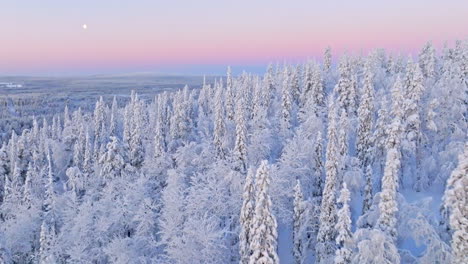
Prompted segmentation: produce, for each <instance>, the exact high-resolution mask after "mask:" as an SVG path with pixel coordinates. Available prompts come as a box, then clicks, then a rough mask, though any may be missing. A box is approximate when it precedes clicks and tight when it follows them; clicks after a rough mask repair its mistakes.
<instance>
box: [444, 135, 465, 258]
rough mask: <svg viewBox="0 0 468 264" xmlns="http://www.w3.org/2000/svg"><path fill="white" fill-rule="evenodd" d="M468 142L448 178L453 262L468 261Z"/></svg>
mask: <svg viewBox="0 0 468 264" xmlns="http://www.w3.org/2000/svg"><path fill="white" fill-rule="evenodd" d="M467 175H468V143H466V144H465V150H464V153H463V154H461V155H460V156H459V158H458V166H457V168H456V169H455V170H454V171H453V172H452V174H451V175H450V178H449V179H448V180H447V186H446V189H445V194H444V206H445V207H446V208H447V209H448V211H449V215H450V216H449V224H450V229H451V230H452V254H453V263H456V264H462V263H468V254H467V251H468V239H467V237H466V236H467V232H468V207H467V204H468V189H467V188H468V187H467V186H468V177H467Z"/></svg>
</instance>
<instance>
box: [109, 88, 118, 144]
mask: <svg viewBox="0 0 468 264" xmlns="http://www.w3.org/2000/svg"><path fill="white" fill-rule="evenodd" d="M110 114H111V116H110V126H109V136H114V137H116V136H117V119H118V105H117V98H116V97H115V96H114V99H112V106H111V113H110Z"/></svg>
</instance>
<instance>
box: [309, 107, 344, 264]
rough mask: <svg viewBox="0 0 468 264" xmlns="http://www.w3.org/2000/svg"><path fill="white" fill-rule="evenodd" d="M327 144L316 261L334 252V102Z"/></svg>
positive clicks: (336, 154)
mask: <svg viewBox="0 0 468 264" xmlns="http://www.w3.org/2000/svg"><path fill="white" fill-rule="evenodd" d="M328 114H329V125H328V133H327V138H328V144H327V150H326V162H325V175H326V177H325V186H324V189H323V194H322V204H321V210H320V218H319V219H320V221H319V222H320V227H319V231H318V235H317V245H316V247H315V258H316V262H317V263H330V262H331V261H333V254H334V253H335V249H336V247H335V242H334V241H335V238H336V231H335V224H336V204H335V203H336V201H335V197H336V183H337V177H338V169H339V168H338V163H339V150H338V138H337V127H336V125H337V124H336V123H337V110H336V108H335V105H334V102H331V103H330V107H329V112H328Z"/></svg>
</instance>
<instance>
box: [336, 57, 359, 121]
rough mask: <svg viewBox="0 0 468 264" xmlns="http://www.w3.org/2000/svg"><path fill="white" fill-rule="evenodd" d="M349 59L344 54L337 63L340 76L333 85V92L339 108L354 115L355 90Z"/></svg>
mask: <svg viewBox="0 0 468 264" xmlns="http://www.w3.org/2000/svg"><path fill="white" fill-rule="evenodd" d="M352 67H353V65H352V63H351V59H350V58H349V57H347V56H344V57H343V58H342V59H341V61H340V65H339V72H340V78H339V79H338V83H337V84H336V86H335V91H334V92H335V94H337V95H338V103H339V106H340V108H341V109H344V110H346V113H347V114H348V115H354V114H355V111H356V101H355V100H356V91H355V87H354V83H353V82H354V80H353V72H352Z"/></svg>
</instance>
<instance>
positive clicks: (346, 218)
mask: <svg viewBox="0 0 468 264" xmlns="http://www.w3.org/2000/svg"><path fill="white" fill-rule="evenodd" d="M349 201H350V193H349V191H348V188H347V187H346V183H345V182H344V183H343V188H342V189H341V193H340V197H339V198H338V202H339V203H341V204H342V206H341V208H340V209H339V210H338V222H337V223H336V230H337V236H336V244H337V249H336V253H335V263H336V264H346V263H351V256H352V253H353V247H352V234H351V211H350V208H349Z"/></svg>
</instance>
